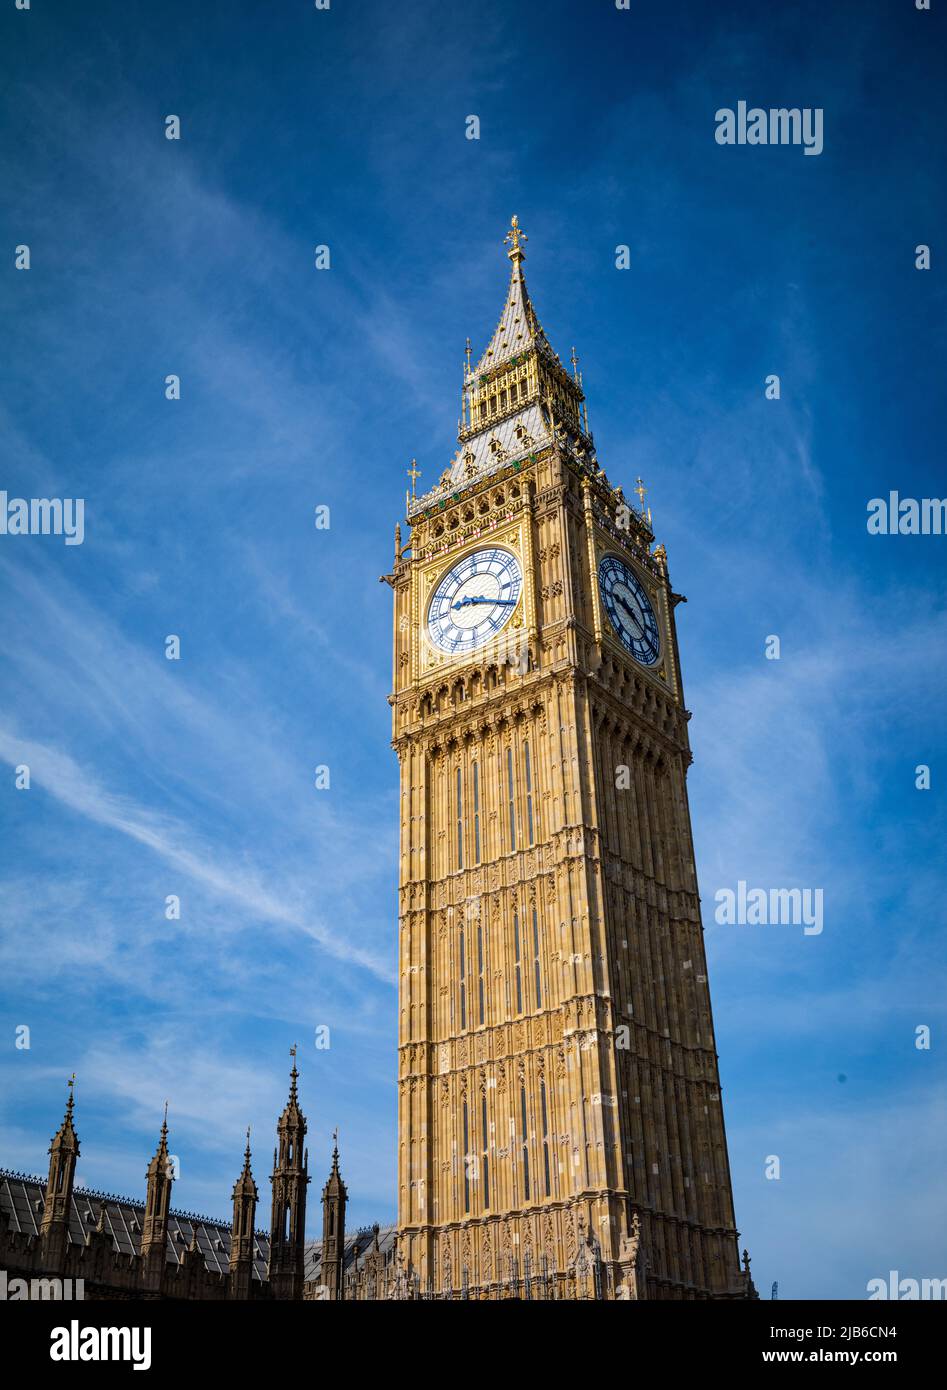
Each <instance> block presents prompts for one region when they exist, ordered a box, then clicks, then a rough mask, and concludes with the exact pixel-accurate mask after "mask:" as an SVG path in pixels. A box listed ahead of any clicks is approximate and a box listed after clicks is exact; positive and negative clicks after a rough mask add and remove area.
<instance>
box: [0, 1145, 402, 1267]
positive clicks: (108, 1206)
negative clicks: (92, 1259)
mask: <svg viewBox="0 0 947 1390" xmlns="http://www.w3.org/2000/svg"><path fill="white" fill-rule="evenodd" d="M45 1194H46V1180H45V1178H40V1177H36V1176H35V1175H32V1174H29V1173H15V1172H11V1171H10V1170H8V1169H6V1168H0V1208H2V1209H3V1210H4V1211H6V1212H7V1214H8V1216H9V1218H10V1229H11V1230H13V1231H18V1232H24V1233H25V1234H26V1235H32V1236H38V1235H39V1228H40V1222H41V1221H42V1219H43V1201H44V1197H45ZM103 1206H104V1207H105V1230H106V1231H107V1233H108V1234H109V1235H110V1236H111V1237H112V1239H113V1241H114V1242H115V1246H116V1248H117V1250H118V1251H119V1253H120V1254H122V1255H138V1254H140V1253H141V1227H142V1223H143V1220H144V1214H145V1204H144V1202H136V1201H133V1200H132V1199H131V1198H129V1197H116V1196H114V1195H113V1194H112V1193H108V1192H97V1191H94V1190H93V1189H91V1188H85V1187H76V1188H74V1189H73V1194H72V1205H71V1207H70V1212H69V1236H70V1239H71V1240H72V1242H73V1244H74V1245H83V1244H84V1243H85V1238H86V1236H87V1235H88V1234H89V1232H90V1231H94V1230H95V1228H96V1225H97V1223H98V1220H99V1213H100V1211H101V1209H102V1207H103ZM195 1229H196V1231H197V1245H198V1249H199V1250H200V1252H201V1254H202V1255H203V1256H204V1261H205V1263H206V1265H207V1268H208V1269H209V1270H210V1271H211V1273H213V1274H226V1273H227V1272H228V1270H229V1268H230V1223H229V1222H228V1221H217V1220H216V1219H215V1218H214V1217H212V1216H199V1215H198V1214H197V1213H196V1212H185V1211H177V1210H175V1209H172V1210H171V1211H170V1212H169V1213H168V1250H167V1259H168V1263H169V1264H173V1265H179V1264H180V1263H181V1260H182V1257H183V1255H184V1253H185V1251H186V1250H187V1248H188V1246H189V1245H190V1244H191V1240H192V1238H193V1236H194V1232H195ZM395 1229H396V1228H395V1227H394V1226H382V1227H380V1228H379V1232H378V1244H379V1249H380V1250H381V1251H382V1252H383V1253H385V1254H388V1253H389V1252H390V1251H391V1249H392V1248H393V1245H394V1239H395ZM374 1240H375V1237H374V1232H373V1231H372V1230H367V1231H366V1230H360V1231H357V1232H356V1233H355V1234H354V1235H351V1236H347V1237H346V1241H345V1247H344V1265H345V1269H346V1271H348V1270H350V1269H351V1268H353V1266H354V1264H355V1260H356V1252H357V1254H358V1259H359V1261H360V1262H361V1260H362V1259H363V1258H364V1256H365V1255H366V1254H367V1253H368V1252H369V1251H370V1250H371V1249H372V1248H373V1246H374ZM269 1253H270V1237H269V1235H268V1234H267V1232H266V1231H255V1232H254V1244H253V1277H254V1278H255V1279H260V1280H264V1279H265V1278H266V1264H267V1260H268V1258H269ZM321 1264H322V1241H321V1240H309V1241H307V1242H306V1247H305V1256H304V1265H303V1270H304V1273H303V1277H304V1279H305V1280H307V1281H308V1280H312V1281H315V1282H318V1280H319V1271H320V1267H321Z"/></svg>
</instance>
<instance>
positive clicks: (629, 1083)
mask: <svg viewBox="0 0 947 1390" xmlns="http://www.w3.org/2000/svg"><path fill="white" fill-rule="evenodd" d="M506 240H507V242H508V243H509V251H508V254H509V259H510V260H511V262H512V274H511V276H510V282H509V288H508V290H507V293H506V298H505V300H504V303H503V308H502V311H501V314H500V321H499V323H498V325H497V328H496V330H495V332H494V334H493V337H492V338H491V339H490V342H489V344H488V346H487V347H486V349H485V351H484V352H483V355H482V356H481V357H480V359H479V360H478V361H477V363H476V365H473V364H472V354H471V351H470V345H469V340H468V347H467V354H466V365H465V369H464V379H463V389H462V397H461V418H460V422H459V437H458V444H459V447H458V449H457V452H456V454H455V455H454V457H453V459H452V460H451V462H450V464H449V466H448V467H447V469H446V470H445V471H444V473H443V475H442V476H441V478H440V481H439V483H438V484H437V486H436V487H434V488H433V489H431V490H430V491H428V492H426V493H425V494H424V495H419V496H414V495H413V494H412V496H410V497H409V498H408V504H407V520H408V523H409V525H410V527H411V537H410V544H409V545H408V546H405V547H402V541H401V534H400V528H396V534H395V560H394V566H393V570H392V573H391V574H390V575H386V576H384V577H385V579H386V580H387V582H388V583H389V584H390V585H391V587H392V589H393V591H394V671H393V692H392V695H391V705H392V711H393V746H394V748H395V750H396V752H397V755H398V761H399V764H400V779H401V787H400V808H401V849H400V885H399V942H400V951H399V1038H398V1056H399V1074H398V1088H399V1101H398V1107H399V1108H398V1229H399V1260H400V1262H401V1267H402V1276H403V1282H404V1285H405V1287H414V1288H416V1289H420V1290H421V1291H422V1292H424V1291H430V1292H432V1293H434V1294H435V1295H438V1294H439V1295H442V1296H447V1297H450V1296H453V1297H471V1298H487V1299H494V1298H507V1297H532V1298H544V1297H546V1298H553V1297H554V1298H567V1299H571V1298H605V1299H612V1298H616V1299H635V1298H672V1299H679V1298H745V1297H753V1296H754V1290H753V1285H752V1282H751V1280H750V1277H749V1270H748V1263H747V1265H746V1267H745V1268H744V1269H743V1270H741V1267H740V1260H739V1253H738V1245H737V1241H738V1235H737V1231H736V1229H735V1224H734V1213H733V1197H732V1192H731V1183H730V1171H729V1161H728V1157H727V1146H726V1138H725V1134H724V1121H723V1110H722V1105H721V1098H720V1083H719V1077H718V1071H717V1054H716V1051H715V1044H714V1033H713V1022H712V1018H711V1006H710V992H709V987H708V983H707V966H706V960H705V955H704V944H703V936H702V927H701V920H700V903H699V899H698V893H697V876H696V871H695V865H694V851H693V844H692V839H691V826H690V814H689V810H688V803H687V790H686V773H687V767H688V764H689V763H690V761H691V754H690V748H689V744H688V736H687V721H688V718H689V715H688V713H687V710H686V709H685V706H684V700H683V693H682V687H681V670H680V662H679V659H678V648H677V637H676V632H675V622H674V609H675V605H676V603H678V602H679V601H680V596H679V595H677V594H675V593H674V592H673V590H672V587H671V583H670V580H669V577H668V568H667V558H666V554H665V551H664V547H663V546H660V545H658V546H655V544H654V535H653V532H652V529H651V517H650V512H649V511H647V510H646V509H645V507H644V490H643V486H642V485H641V483H640V480H639V483H638V505H635V506H629V505H628V503H627V502H626V501H625V498H624V496H623V494H622V490H621V488H620V487H615V486H613V485H612V484H611V482H610V481H609V479H608V477H607V476H606V474H605V472H604V470H603V468H602V467H601V465H600V464H599V462H598V460H597V458H596V454H595V447H594V443H593V439H592V435H591V432H590V430H589V424H588V415H587V410H586V405H585V397H584V393H583V389H582V378H581V375H580V374H579V371H578V363H577V360H576V357H575V353H574V352H573V354H572V357H571V363H570V365H571V368H572V370H571V371H570V370H568V369H567V368H566V367H564V366H563V364H562V362H561V361H560V359H559V357H558V356H557V354H556V353H555V352H554V351H553V349H552V347H551V346H550V344H549V342H548V340H547V338H546V336H545V333H544V332H543V329H542V326H541V324H540V323H539V320H538V319H537V317H536V313H535V310H534V309H533V305H532V303H531V301H530V298H529V295H528V293H527V289H526V282H525V279H524V276H523V261H524V259H525V252H524V243H525V241H526V237H525V234H524V233H523V231H522V229H521V228H520V227H519V224H518V222H517V219H516V218H515V217H514V218H513V223H512V226H511V228H510V231H509V233H508V234H507V238H506ZM411 473H412V481H413V479H414V477H416V476H417V470H416V468H415V467H414V465H412V469H411Z"/></svg>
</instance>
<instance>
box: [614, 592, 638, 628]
mask: <svg viewBox="0 0 947 1390" xmlns="http://www.w3.org/2000/svg"><path fill="white" fill-rule="evenodd" d="M615 602H616V603H619V604H621V606H622V608H624V610H625V612H626V613H627V614H628V616H629V618H630V619H631V620H632V622H633V623H634V625H635V627H636V628H637V629H638V630H639V632H644V627H643V625H642V624H641V622H640V621H639V619H638V615H637V614H636V613H633V612H632V610H631V609H630V608H629V607H628V605H627V603H626V602H625V601H624V599H622V598H619V596H618V595H617V594H616V595H615Z"/></svg>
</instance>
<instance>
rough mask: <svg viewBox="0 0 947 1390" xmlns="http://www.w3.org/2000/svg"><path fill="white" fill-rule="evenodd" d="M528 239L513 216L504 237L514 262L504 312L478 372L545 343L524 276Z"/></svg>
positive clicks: (478, 366)
mask: <svg viewBox="0 0 947 1390" xmlns="http://www.w3.org/2000/svg"><path fill="white" fill-rule="evenodd" d="M526 239H527V238H526V233H525V232H524V231H523V230H522V228H521V227H520V224H519V219H518V218H517V217H516V216H515V214H514V217H513V221H512V222H511V224H510V230H509V231H508V232H507V234H506V236H505V238H504V240H505V241H508V242H509V243H510V249H509V251H508V252H507V255H508V256H509V258H510V260H511V261H512V262H513V270H512V273H511V275H510V288H509V291H508V293H507V296H506V302H505V304H504V305H503V312H502V314H501V315H500V322H499V323H498V324H497V327H496V331H495V332H494V334H493V337H492V338H491V339H490V342H489V343H488V344H487V348H486V351H485V352H484V354H483V356H482V357H481V358H480V361H479V362H478V363H477V372H478V373H482V372H486V371H490V370H491V369H492V368H493V367H496V366H498V365H499V364H500V363H501V362H506V361H508V360H509V359H510V358H511V357H517V356H519V355H520V354H521V353H525V352H527V351H528V350H529V349H530V348H531V347H534V346H535V345H536V344H537V343H538V342H540V341H542V342H544V343H545V341H546V340H545V335H544V334H543V330H542V327H541V326H540V323H539V320H538V319H537V317H536V311H535V310H534V308H533V306H532V303H531V302H530V298H529V292H528V290H527V289H526V280H525V278H524V276H523V261H524V260H525V259H526V252H525V251H524V250H523V249H522V243H523V242H524V241H526Z"/></svg>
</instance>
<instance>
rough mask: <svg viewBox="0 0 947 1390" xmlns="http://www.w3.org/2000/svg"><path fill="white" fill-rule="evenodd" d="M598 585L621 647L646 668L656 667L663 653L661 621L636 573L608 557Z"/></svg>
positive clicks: (621, 561)
mask: <svg viewBox="0 0 947 1390" xmlns="http://www.w3.org/2000/svg"><path fill="white" fill-rule="evenodd" d="M598 586H599V591H600V592H601V595H602V603H603V604H604V605H605V612H606V613H607V614H608V616H609V620H610V621H611V624H612V627H613V628H614V629H615V631H616V632H617V633H618V636H619V637H620V639H621V641H622V644H623V645H624V646H625V647H627V648H628V650H629V651H630V652H631V654H632V656H633V657H634V658H635V660H636V661H640V662H641V664H642V665H643V666H653V665H654V663H655V662H656V661H657V659H658V657H659V656H660V654H661V639H660V638H659V636H658V620H657V618H656V617H655V616H654V609H653V608H652V607H651V601H650V600H649V598H648V595H647V594H646V593H645V590H644V586H643V585H642V583H641V581H640V580H639V579H638V576H637V575H636V574H635V572H634V570H632V569H631V567H630V566H629V565H626V564H625V562H624V560H620V559H619V558H618V556H617V555H605V556H603V558H602V561H601V563H600V565H599V567H598Z"/></svg>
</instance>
